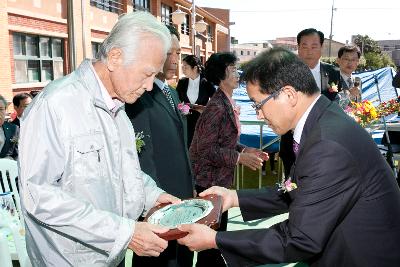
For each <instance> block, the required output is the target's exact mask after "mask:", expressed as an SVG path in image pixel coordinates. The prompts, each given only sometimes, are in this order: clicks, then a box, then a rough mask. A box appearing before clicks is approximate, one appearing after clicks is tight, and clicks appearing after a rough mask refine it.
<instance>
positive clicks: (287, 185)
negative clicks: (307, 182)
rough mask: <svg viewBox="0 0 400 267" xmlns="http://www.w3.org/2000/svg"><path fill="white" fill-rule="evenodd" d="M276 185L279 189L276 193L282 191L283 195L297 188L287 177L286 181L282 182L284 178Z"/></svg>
mask: <svg viewBox="0 0 400 267" xmlns="http://www.w3.org/2000/svg"><path fill="white" fill-rule="evenodd" d="M277 185H278V187H279V188H278V191H283V193H286V192H290V191H292V190H294V189H296V188H297V184H296V183H292V178H291V177H289V179H287V180H286V181H285V180H284V178H282V182H281V183H277Z"/></svg>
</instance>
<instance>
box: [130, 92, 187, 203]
mask: <svg viewBox="0 0 400 267" xmlns="http://www.w3.org/2000/svg"><path fill="white" fill-rule="evenodd" d="M171 94H172V97H173V99H174V102H175V106H176V104H177V102H178V96H177V93H176V91H175V90H171ZM125 110H126V113H127V115H128V117H129V118H130V119H131V122H132V124H133V128H134V129H135V132H136V133H138V132H143V134H144V139H143V140H144V142H145V145H144V147H143V148H142V151H141V152H140V153H139V161H140V166H141V168H142V170H143V171H144V172H145V173H147V174H149V175H150V176H151V177H152V178H153V179H154V180H155V181H156V183H157V185H158V186H159V187H161V188H162V189H164V190H165V191H166V192H168V193H170V194H172V195H174V196H177V197H179V198H188V197H193V189H194V185H193V178H192V172H191V168H190V161H189V156H188V150H187V146H186V143H185V138H184V137H185V127H184V121H183V119H185V118H184V117H183V116H182V115H180V114H179V115H178V111H177V110H175V111H173V110H172V108H171V105H170V103H169V102H168V100H167V98H166V97H165V95H164V94H163V93H162V91H161V89H160V88H159V87H158V86H157V85H156V84H154V85H153V90H152V91H150V92H147V91H146V92H145V93H144V94H143V95H142V96H141V97H140V98H139V99H138V100H137V101H136V102H135V103H133V104H126V105H125Z"/></svg>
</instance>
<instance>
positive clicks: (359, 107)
mask: <svg viewBox="0 0 400 267" xmlns="http://www.w3.org/2000/svg"><path fill="white" fill-rule="evenodd" d="M344 111H345V112H346V113H347V114H348V115H349V116H350V117H352V118H353V119H354V120H355V121H356V122H357V123H359V124H360V125H361V126H362V127H367V126H369V125H371V124H374V123H376V122H377V121H378V119H379V114H378V111H377V110H376V108H375V107H374V106H373V105H372V103H371V102H370V101H368V100H364V101H362V102H361V103H356V102H351V103H350V105H349V106H347V107H346V108H345V110H344Z"/></svg>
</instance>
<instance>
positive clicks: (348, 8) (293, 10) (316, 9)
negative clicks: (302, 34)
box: [231, 7, 400, 13]
mask: <svg viewBox="0 0 400 267" xmlns="http://www.w3.org/2000/svg"><path fill="white" fill-rule="evenodd" d="M335 8H336V9H338V10H357V11H363V10H365V11H367V10H373V11H378V10H382V11H387V10H400V8H395V7H394V8H393V7H392V8H389V7H360V8H358V7H354V8H353V7H335ZM330 9H331V8H330V7H329V8H328V7H326V8H307V9H273V10H233V9H231V12H233V13H283V12H301V11H327V10H330Z"/></svg>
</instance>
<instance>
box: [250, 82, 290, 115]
mask: <svg viewBox="0 0 400 267" xmlns="http://www.w3.org/2000/svg"><path fill="white" fill-rule="evenodd" d="M283 88H284V87H282V88H281V89H279V90H278V91H275V92H273V93H272V94H271V95H269V96H268V97H267V98H265V99H264V100H262V101H261V102H260V103H255V102H254V103H253V104H251V107H252V108H254V109H255V110H256V113H258V111H259V110H260V109H261V108H262V106H264V104H265V103H267V102H268V101H269V100H270V99H271V98H273V97H276V96H278V95H279V93H280V92H281V91H282V90H283Z"/></svg>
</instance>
